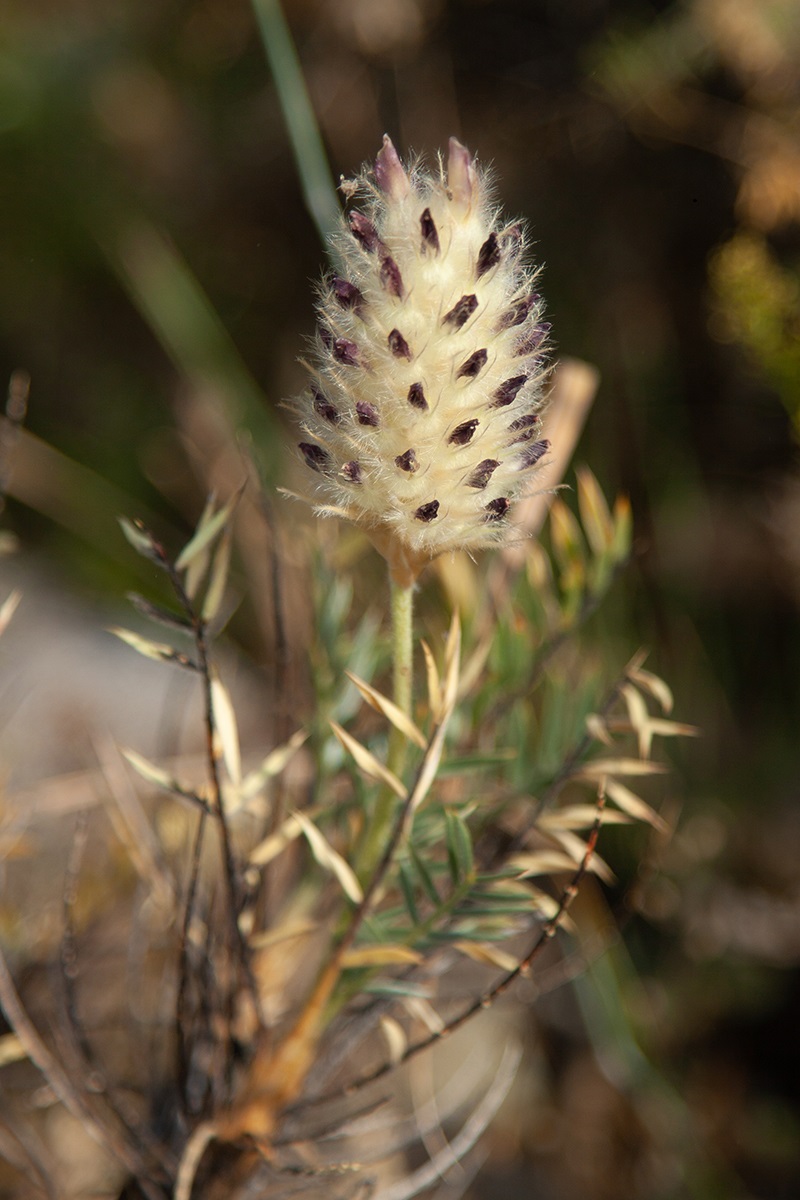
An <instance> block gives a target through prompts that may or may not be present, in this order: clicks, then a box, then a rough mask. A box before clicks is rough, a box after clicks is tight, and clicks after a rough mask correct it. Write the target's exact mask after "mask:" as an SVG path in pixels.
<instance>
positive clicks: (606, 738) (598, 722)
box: [586, 713, 613, 746]
mask: <svg viewBox="0 0 800 1200" xmlns="http://www.w3.org/2000/svg"><path fill="white" fill-rule="evenodd" d="M586 732H587V733H589V734H590V735H591V737H593V738H594V740H595V741H596V742H602V744H603V745H604V746H610V745H612V741H613V739H612V737H611V734H610V732H609V729H608V725H607V724H606V722H605V720H604V719H603V718H602V717H601V716H600V715H599V713H589V715H588V717H587V718H586Z"/></svg>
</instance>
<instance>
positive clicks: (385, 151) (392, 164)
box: [375, 133, 410, 200]
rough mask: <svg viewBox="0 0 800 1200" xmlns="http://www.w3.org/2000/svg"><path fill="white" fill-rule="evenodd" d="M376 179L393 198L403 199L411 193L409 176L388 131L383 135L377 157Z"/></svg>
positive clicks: (379, 185)
mask: <svg viewBox="0 0 800 1200" xmlns="http://www.w3.org/2000/svg"><path fill="white" fill-rule="evenodd" d="M375 179H376V181H377V184H378V187H379V188H380V189H381V191H382V192H383V193H384V195H385V196H391V198H392V199H393V200H403V199H404V198H405V197H406V196H407V195H408V193H409V190H410V189H409V182H408V176H407V175H406V173H405V171H404V170H403V164H402V163H401V161H400V158H399V156H398V153H397V151H396V150H395V148H394V146H393V145H392V140H391V138H390V137H389V135H388V134H386V133H385V134H384V135H383V147H382V149H380V150H379V151H378V157H377V158H376V159H375Z"/></svg>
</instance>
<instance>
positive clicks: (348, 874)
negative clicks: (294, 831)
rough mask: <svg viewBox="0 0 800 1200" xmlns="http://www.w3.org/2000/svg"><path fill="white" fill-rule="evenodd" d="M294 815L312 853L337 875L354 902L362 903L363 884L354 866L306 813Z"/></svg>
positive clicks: (322, 865) (345, 891)
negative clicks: (347, 861)
mask: <svg viewBox="0 0 800 1200" xmlns="http://www.w3.org/2000/svg"><path fill="white" fill-rule="evenodd" d="M294 816H295V818H296V820H297V821H299V823H300V828H301V830H302V832H303V834H304V836H305V838H306V841H307V842H308V844H309V846H310V848H311V853H312V854H313V855H314V858H315V859H316V860H317V862H318V863H319V865H320V866H321V867H323V868H324V869H325V870H326V871H330V872H331V873H332V874H333V875H335V876H336V878H337V879H338V881H339V883H340V884H341V886H342V890H343V892H344V893H345V895H346V896H348V897H349V899H350V900H352V901H353V903H354V904H360V903H361V901H362V900H363V899H364V893H363V892H362V890H361V884H360V883H359V882H358V880H357V879H356V876H355V872H354V871H353V869H352V867H351V866H349V864H348V863H346V862H345V860H344V859H343V858H342V856H341V854H339V853H338V852H337V851H336V850H334V848H333V846H332V845H331V844H330V842H329V841H328V840H327V839H326V838H325V837H324V836H323V835H322V834H321V833H320V831H319V829H317V827H316V825H315V824H314V823H313V822H312V821H310V820H309V819H308V817H307V816H306V815H305V813H301V812H295V813H294Z"/></svg>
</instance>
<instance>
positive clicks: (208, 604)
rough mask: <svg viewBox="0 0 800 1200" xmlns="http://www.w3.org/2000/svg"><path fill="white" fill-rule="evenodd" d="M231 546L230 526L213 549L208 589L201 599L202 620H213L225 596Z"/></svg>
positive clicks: (231, 534)
mask: <svg viewBox="0 0 800 1200" xmlns="http://www.w3.org/2000/svg"><path fill="white" fill-rule="evenodd" d="M232 546H233V533H232V531H231V528H230V526H228V528H227V529H225V530H224V532H223V534H222V537H221V538H220V540H219V545H218V546H217V548H216V550H215V551H214V560H213V562H212V564H211V575H210V577H209V581H208V590H207V592H206V595H205V599H204V600H203V609H202V614H201V615H202V618H203V620H204V621H213V620H214V618H215V617H216V615H217V613H218V612H219V610H220V606H221V604H222V601H223V598H224V596H225V588H226V587H227V584H228V571H229V569H230V565H231V548H232Z"/></svg>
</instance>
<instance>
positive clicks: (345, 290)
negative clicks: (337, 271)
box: [331, 275, 364, 313]
mask: <svg viewBox="0 0 800 1200" xmlns="http://www.w3.org/2000/svg"><path fill="white" fill-rule="evenodd" d="M331 291H332V292H333V294H334V296H335V297H336V299H337V300H338V301H339V303H340V304H341V306H342V308H352V309H353V310H354V311H355V312H357V313H360V312H361V309H362V308H363V306H364V297H363V295H362V294H361V292H360V291H359V289H358V288H357V287H356V285H355V284H354V283H351V282H350V280H349V279H342V278H340V276H338V275H334V277H333V279H332V280H331Z"/></svg>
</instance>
